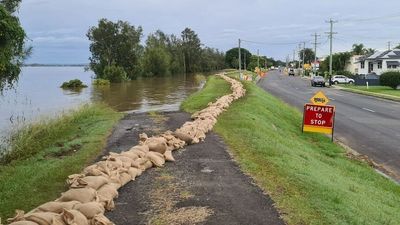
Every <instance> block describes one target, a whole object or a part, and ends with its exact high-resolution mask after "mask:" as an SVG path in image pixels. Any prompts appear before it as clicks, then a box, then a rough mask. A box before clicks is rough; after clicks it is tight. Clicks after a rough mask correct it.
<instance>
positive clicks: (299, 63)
mask: <svg viewBox="0 0 400 225" xmlns="http://www.w3.org/2000/svg"><path fill="white" fill-rule="evenodd" d="M300 53H301V43H299V66H298V67H297V68H298V69H300V65H301V55H300Z"/></svg>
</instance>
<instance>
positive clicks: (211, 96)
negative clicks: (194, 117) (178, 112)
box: [181, 76, 231, 113]
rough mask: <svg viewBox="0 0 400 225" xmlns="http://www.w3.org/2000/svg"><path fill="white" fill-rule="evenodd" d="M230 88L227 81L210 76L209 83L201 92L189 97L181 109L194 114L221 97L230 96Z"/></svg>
mask: <svg viewBox="0 0 400 225" xmlns="http://www.w3.org/2000/svg"><path fill="white" fill-rule="evenodd" d="M230 92H231V89H230V86H229V85H227V83H226V81H224V80H222V79H220V78H218V77H215V76H210V77H209V78H208V82H207V83H206V85H205V86H204V88H203V89H202V90H201V91H198V92H196V93H194V94H193V95H191V96H189V98H187V99H186V100H185V101H184V102H183V103H182V105H181V109H182V110H184V111H187V112H190V113H194V112H196V111H198V110H201V109H203V108H204V105H207V103H209V102H213V101H215V100H216V99H217V98H218V97H219V96H220V95H225V94H229V93H230Z"/></svg>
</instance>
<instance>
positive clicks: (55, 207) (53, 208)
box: [37, 201, 81, 213]
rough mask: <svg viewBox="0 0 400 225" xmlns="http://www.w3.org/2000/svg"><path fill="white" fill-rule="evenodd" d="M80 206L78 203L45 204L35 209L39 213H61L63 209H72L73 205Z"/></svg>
mask: <svg viewBox="0 0 400 225" xmlns="http://www.w3.org/2000/svg"><path fill="white" fill-rule="evenodd" d="M77 204H81V203H80V202H78V201H70V202H47V203H44V204H43V205H40V206H39V207H37V210H38V211H40V212H53V213H62V211H63V209H73V208H74V206H75V205H77Z"/></svg>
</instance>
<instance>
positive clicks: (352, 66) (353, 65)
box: [344, 55, 364, 74]
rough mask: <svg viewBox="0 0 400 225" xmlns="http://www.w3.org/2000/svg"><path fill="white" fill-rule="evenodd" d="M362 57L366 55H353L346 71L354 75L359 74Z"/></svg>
mask: <svg viewBox="0 0 400 225" xmlns="http://www.w3.org/2000/svg"><path fill="white" fill-rule="evenodd" d="M362 57H364V55H353V56H352V57H350V60H349V61H348V62H347V63H346V66H345V68H344V70H346V71H349V72H350V73H352V74H358V73H359V66H360V65H358V62H359V60H360V59H361V58H362Z"/></svg>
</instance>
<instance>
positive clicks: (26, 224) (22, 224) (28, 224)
mask: <svg viewBox="0 0 400 225" xmlns="http://www.w3.org/2000/svg"><path fill="white" fill-rule="evenodd" d="M9 225H39V224H37V223H35V222H32V221H27V220H25V221H17V222H14V223H10V224H9Z"/></svg>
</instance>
